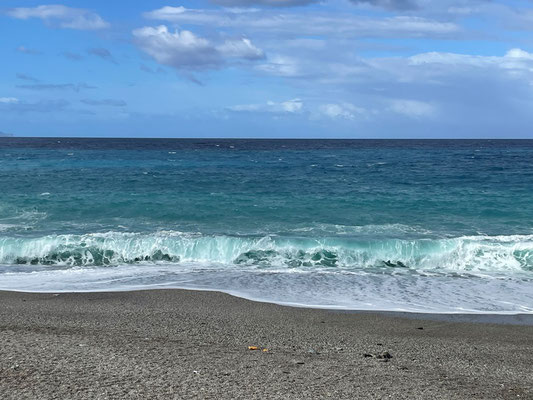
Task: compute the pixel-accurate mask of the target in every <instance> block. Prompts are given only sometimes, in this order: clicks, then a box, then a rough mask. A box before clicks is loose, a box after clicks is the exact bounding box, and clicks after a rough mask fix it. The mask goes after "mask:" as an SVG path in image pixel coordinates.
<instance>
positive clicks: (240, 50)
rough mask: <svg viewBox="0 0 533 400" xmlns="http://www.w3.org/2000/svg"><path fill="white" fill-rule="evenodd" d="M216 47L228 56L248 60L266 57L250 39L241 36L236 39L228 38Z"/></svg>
mask: <svg viewBox="0 0 533 400" xmlns="http://www.w3.org/2000/svg"><path fill="white" fill-rule="evenodd" d="M216 49H217V50H218V51H219V52H220V54H222V55H223V56H224V57H227V58H244V59H247V60H258V59H261V58H264V56H265V55H264V53H263V51H262V50H261V49H258V48H257V47H255V46H254V45H253V44H252V42H251V41H250V39H247V38H241V39H236V40H226V41H225V42H224V43H223V44H221V45H220V46H217V47H216Z"/></svg>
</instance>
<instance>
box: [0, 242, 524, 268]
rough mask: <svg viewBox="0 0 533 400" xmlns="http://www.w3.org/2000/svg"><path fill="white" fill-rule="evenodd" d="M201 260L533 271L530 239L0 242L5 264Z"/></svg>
mask: <svg viewBox="0 0 533 400" xmlns="http://www.w3.org/2000/svg"><path fill="white" fill-rule="evenodd" d="M183 261H187V262H202V263H205V262H207V263H217V264H226V265H228V266H254V267H259V268H268V267H275V268H280V267H282V268H339V269H361V268H407V269H415V270H437V271H455V272H460V271H489V272H491V271H492V272H504V271H517V270H522V271H533V235H513V236H469V237H458V238H446V239H416V240H401V239H376V240H358V239H353V238H339V237H333V238H331V237H323V238H315V239H311V238H298V237H277V236H267V237H237V236H205V235H204V236H203V235H200V234H185V233H180V232H158V233H152V234H139V233H119V232H108V233H93V234H86V235H50V236H44V237H37V238H20V237H18V238H15V237H0V263H2V264H5V265H17V264H32V265H65V266H106V265H109V266H112V265H121V264H135V263H179V262H183Z"/></svg>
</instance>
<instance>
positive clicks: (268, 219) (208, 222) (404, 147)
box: [0, 137, 533, 313]
mask: <svg viewBox="0 0 533 400" xmlns="http://www.w3.org/2000/svg"><path fill="white" fill-rule="evenodd" d="M0 182H1V192H0V290H17V291H32V292H54V293H56V292H64V291H116V290H137V289H154V288H188V289H202V290H220V291H223V292H227V293H231V294H234V295H237V296H242V297H245V298H248V299H253V300H259V301H269V302H275V303H281V304H289V305H297V306H313V307H324V308H332V309H347V310H350V309H353V310H387V311H412V312H429V313H533V141H531V140H516V141H514V140H230V139H224V140H210V139H209V140H208V139H206V140H202V139H72V138H14V137H12V138H0Z"/></svg>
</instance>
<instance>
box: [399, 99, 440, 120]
mask: <svg viewBox="0 0 533 400" xmlns="http://www.w3.org/2000/svg"><path fill="white" fill-rule="evenodd" d="M390 103H391V106H390V110H391V111H393V112H395V113H397V114H402V115H405V116H407V117H410V118H422V117H429V116H432V115H434V114H435V113H436V107H435V106H433V105H432V104H429V103H425V102H422V101H418V100H407V99H395V100H391V101H390Z"/></svg>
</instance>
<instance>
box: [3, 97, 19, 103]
mask: <svg viewBox="0 0 533 400" xmlns="http://www.w3.org/2000/svg"><path fill="white" fill-rule="evenodd" d="M18 102H19V99H17V98H16V97H0V103H2V104H15V103H18Z"/></svg>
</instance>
